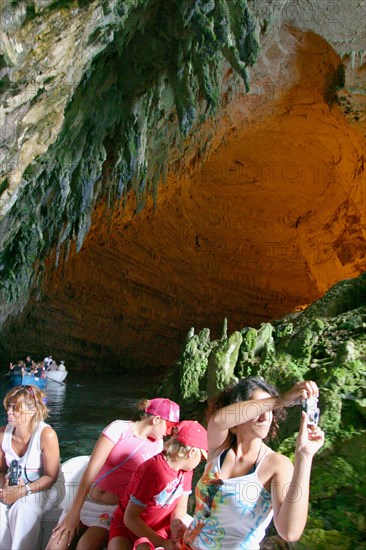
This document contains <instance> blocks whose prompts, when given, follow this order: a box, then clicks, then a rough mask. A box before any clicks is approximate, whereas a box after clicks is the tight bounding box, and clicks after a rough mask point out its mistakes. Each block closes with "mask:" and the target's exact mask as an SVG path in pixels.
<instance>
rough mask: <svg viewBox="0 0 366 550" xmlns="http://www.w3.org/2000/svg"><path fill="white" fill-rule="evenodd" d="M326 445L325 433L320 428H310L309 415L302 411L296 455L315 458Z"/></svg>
mask: <svg viewBox="0 0 366 550" xmlns="http://www.w3.org/2000/svg"><path fill="white" fill-rule="evenodd" d="M323 444H324V432H323V430H322V429H321V428H320V427H319V426H308V415H307V414H306V412H304V411H302V414H301V424H300V430H299V435H298V436H297V440H296V449H295V453H297V454H301V455H304V456H305V455H306V456H314V455H315V453H317V452H318V451H319V449H320V447H322V446H323Z"/></svg>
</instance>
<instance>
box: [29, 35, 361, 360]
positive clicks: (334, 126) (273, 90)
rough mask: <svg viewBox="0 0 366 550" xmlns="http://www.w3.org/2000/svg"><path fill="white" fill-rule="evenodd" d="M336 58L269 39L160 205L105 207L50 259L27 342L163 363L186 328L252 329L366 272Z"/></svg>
mask: <svg viewBox="0 0 366 550" xmlns="http://www.w3.org/2000/svg"><path fill="white" fill-rule="evenodd" d="M275 47H281V48H282V57H281V63H279V64H278V63H277V64H276V63H274V62H273V59H274V57H278V52H276V51H275ZM339 63H340V59H339V58H338V56H337V55H336V53H335V52H334V50H332V48H331V47H330V46H329V45H328V44H327V43H326V42H325V41H324V40H323V39H321V38H320V37H318V36H317V35H315V34H312V33H300V32H286V33H284V34H283V36H282V42H281V45H280V46H275V44H274V43H273V44H272V45H270V46H269V47H268V48H267V49H266V51H264V52H263V55H262V57H261V60H260V63H259V65H258V67H256V69H255V71H254V73H253V76H252V78H253V82H252V89H251V93H250V94H249V95H248V96H245V95H243V94H242V93H241V90H240V89H239V88H233V86H232V85H231V84H228V85H227V90H226V104H225V107H223V108H222V110H221V112H220V114H219V116H218V117H217V119H216V120H215V121H210V122H209V123H207V124H206V125H205V126H204V127H203V128H202V129H201V130H200V131H199V133H197V135H196V136H195V141H194V142H193V140H192V141H191V143H189V144H187V154H186V155H185V156H184V155H183V161H182V159H179V161H180V162H179V168H177V166H178V163H172V170H171V172H170V174H169V176H168V178H167V182H166V184H163V183H162V184H161V185H160V188H159V194H158V199H157V204H156V206H155V207H154V205H153V204H152V201H151V200H149V201H148V203H147V205H146V206H145V208H144V209H143V210H142V211H140V212H139V213H138V214H136V215H134V208H135V201H134V197H133V196H132V195H130V197H129V198H128V201H127V206H126V207H125V208H123V207H122V205H121V206H120V207H119V208H115V210H114V212H113V214H111V212H110V211H108V209H106V207H105V205H100V207H99V208H98V209H97V210H96V212H95V213H94V217H93V225H92V228H91V230H90V232H89V234H88V236H87V238H86V239H85V242H84V245H83V247H82V249H81V251H80V252H79V253H78V254H76V253H75V252H74V251H72V252H71V253H70V255H69V258H68V260H67V261H66V262H63V263H62V265H61V266H60V267H59V268H57V269H56V268H55V267H54V257H53V256H52V257H50V258H49V261H48V262H47V265H46V274H47V276H46V278H45V282H44V284H43V287H42V289H41V294H40V295H41V298H39V299H38V300H37V301H36V300H34V301H33V302H32V303H31V304H30V305H29V306H28V307H27V309H26V310H25V312H24V315H23V324H22V331H21V332H22V338H23V342H24V347H25V348H26V346H27V345H28V343H29V342H31V341H32V338H33V339H34V334H35V332H36V333H37V337H38V338H39V339H40V340H42V344H43V349H44V347H45V346H48V347H49V348H50V349H52V350H53V352H54V355H57V350H58V349H59V350H62V351H63V353H64V355H66V357H67V356H68V355H69V357H70V358H71V359H72V360H73V361H74V363H75V364H78V358H79V357H80V358H81V357H82V356H83V357H84V359H85V357H89V358H90V359H89V365H90V366H95V365H100V364H103V363H104V364H106V363H109V364H112V363H113V364H121V363H123V362H124V361H126V360H129V359H132V360H134V361H136V362H137V363H138V364H145V365H146V364H151V365H160V364H168V363H171V362H175V360H176V359H177V356H178V353H179V349H180V346H181V343H182V341H183V340H184V337H185V335H186V333H187V331H188V330H189V328H190V327H191V326H194V327H195V329H196V330H199V329H200V328H202V327H210V328H211V329H212V336H213V337H215V336H218V335H219V334H220V331H221V327H222V324H223V320H224V318H225V317H227V318H228V321H229V330H230V331H232V330H234V329H237V328H241V327H244V326H247V325H251V326H257V325H258V324H259V323H260V322H262V321H267V320H271V319H276V318H279V317H281V316H283V315H285V314H286V313H289V312H291V311H294V310H295V309H296V308H297V307H298V306H302V305H304V304H307V303H310V302H312V301H314V300H315V299H317V298H318V297H320V296H321V295H322V294H323V293H324V292H325V291H326V290H327V289H328V288H329V287H330V286H331V285H332V284H334V283H335V282H336V281H338V280H340V279H344V278H348V277H353V276H356V275H358V274H359V273H360V272H361V271H363V270H364V269H365V268H366V255H365V253H366V241H365V234H366V190H365V179H364V172H363V169H364V165H363V162H364V160H363V158H364V157H363V156H364V138H363V136H362V132H361V131H360V125H357V124H353V123H352V121H350V120H349V119H347V118H346V117H345V115H344V113H343V112H342V110H341V109H340V107H339V106H338V105H336V104H333V105H329V104H328V103H327V102H326V100H325V99H324V89H325V88H326V86H328V91H329V89H330V88H331V87H330V88H329V86H330V85H329V82H330V79H331V78H332V75H334V74H335V72H336V69H337V67H338V65H339ZM266 67H271V72H270V73H269V71H267V70H266ZM229 82H230V75H228V83H229ZM325 95H326V94H325ZM205 140H207V143H208V147H207V151H206V152H205V153H202V155H201V156H200V154H199V153H198V150H199V146H202V143H204V142H205ZM173 160H174V159H173ZM182 166H183V168H182ZM80 360H81V359H80Z"/></svg>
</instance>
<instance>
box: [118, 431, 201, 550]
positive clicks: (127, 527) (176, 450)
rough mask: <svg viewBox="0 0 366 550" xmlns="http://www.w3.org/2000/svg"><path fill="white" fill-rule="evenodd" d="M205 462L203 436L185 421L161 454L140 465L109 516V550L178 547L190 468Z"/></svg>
mask: <svg viewBox="0 0 366 550" xmlns="http://www.w3.org/2000/svg"><path fill="white" fill-rule="evenodd" d="M203 458H204V459H206V458H207V432H206V430H205V428H204V427H203V426H201V424H199V423H198V422H195V421H193V420H185V421H183V422H181V423H180V424H179V426H178V430H177V433H176V434H175V435H173V436H172V437H171V438H170V439H169V440H168V441H167V442H166V443H165V445H164V450H163V451H162V452H161V453H160V454H158V455H156V456H154V457H153V458H150V460H148V461H147V462H145V463H144V464H141V466H139V468H138V469H137V470H136V472H135V473H134V475H133V477H132V479H131V482H130V484H129V486H128V488H127V491H126V492H125V495H124V496H123V498H122V499H121V500H120V502H119V505H118V508H117V509H116V512H115V513H114V516H113V519H112V523H111V529H110V534H109V544H108V550H131V549H132V547H134V548H136V550H140V549H141V550H145V549H149V548H152V549H154V548H155V547H162V548H165V549H171V550H173V549H174V548H179V546H176V545H177V544H179V541H180V539H181V538H182V536H183V534H184V531H185V529H186V526H185V524H184V522H183V519H184V517H185V516H186V514H187V503H188V496H189V494H190V493H191V485H192V475H193V470H194V468H196V466H198V464H199V463H200V462H201V460H202V459H203Z"/></svg>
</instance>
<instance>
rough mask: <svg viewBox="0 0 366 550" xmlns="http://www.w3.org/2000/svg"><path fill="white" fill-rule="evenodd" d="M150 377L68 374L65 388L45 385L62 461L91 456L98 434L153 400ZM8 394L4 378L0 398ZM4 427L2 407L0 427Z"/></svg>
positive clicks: (62, 385)
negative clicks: (138, 405)
mask: <svg viewBox="0 0 366 550" xmlns="http://www.w3.org/2000/svg"><path fill="white" fill-rule="evenodd" d="M157 382H158V381H157V380H156V382H155V383H153V377H152V376H151V374H150V373H149V375H148V377H147V375H146V374H145V375H144V376H142V375H137V374H135V373H133V374H132V375H131V374H129V375H120V374H119V375H118V376H117V375H113V374H107V375H102V374H98V375H94V374H88V373H86V372H84V373H82V372H78V373H69V375H68V377H67V378H66V382H65V384H57V383H56V382H52V381H48V383H47V389H46V394H47V399H48V403H47V406H48V408H49V409H50V416H49V417H48V419H47V422H48V423H49V424H51V426H52V427H53V428H54V429H55V430H56V432H57V435H58V438H59V442H60V452H61V461H62V462H63V461H65V460H67V459H69V458H71V457H73V456H77V455H83V454H90V453H91V451H92V450H93V447H94V444H95V442H96V440H97V439H98V436H99V434H100V432H101V431H102V430H103V428H104V427H105V426H107V425H108V424H109V423H110V422H112V421H113V420H116V419H117V418H119V419H129V418H130V416H131V411H132V409H133V408H134V406H135V405H136V403H137V402H138V401H139V400H140V399H143V398H146V397H150V398H152V397H154V395H151V391H149V390H148V389H147V388H151V387H155V388H156V386H157ZM6 391H7V377H4V376H3V377H1V380H0V396H1V401H2V400H3V398H4V396H5V394H6ZM4 424H6V414H5V411H4V409H3V407H1V413H0V425H4Z"/></svg>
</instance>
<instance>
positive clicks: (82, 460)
mask: <svg viewBox="0 0 366 550" xmlns="http://www.w3.org/2000/svg"><path fill="white" fill-rule="evenodd" d="M89 458H90V457H89V456H76V457H74V458H70V460H66V462H64V463H63V464H61V476H60V478H61V479H60V478H59V481H58V483H62V486H61V487H60V501H59V503H58V506H57V508H52V510H49V511H48V512H46V513H45V514H44V515H43V518H42V521H41V533H40V540H39V546H38V548H39V550H44V549H45V548H46V546H47V544H48V541H49V539H50V537H51V534H52V529H53V528H54V527H56V525H57V522H58V520H59V517H60V516H61V513H62V510H63V508H65V507H66V506H67V505H68V504H69V503H71V502H73V500H74V497H75V495H76V491H77V489H78V487H79V482H80V479H81V477H82V475H83V473H84V470H85V468H86V467H87V465H88V462H89Z"/></svg>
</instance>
